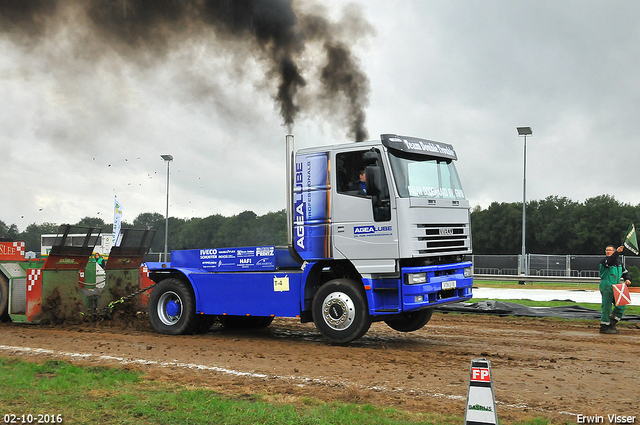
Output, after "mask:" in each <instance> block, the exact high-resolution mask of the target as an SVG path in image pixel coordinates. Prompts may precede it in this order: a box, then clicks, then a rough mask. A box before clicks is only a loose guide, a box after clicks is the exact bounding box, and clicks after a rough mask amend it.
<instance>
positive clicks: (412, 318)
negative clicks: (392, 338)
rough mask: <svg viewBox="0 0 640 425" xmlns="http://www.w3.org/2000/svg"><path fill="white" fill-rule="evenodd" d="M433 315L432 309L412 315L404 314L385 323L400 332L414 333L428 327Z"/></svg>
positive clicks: (412, 313) (414, 312) (415, 312)
mask: <svg viewBox="0 0 640 425" xmlns="http://www.w3.org/2000/svg"><path fill="white" fill-rule="evenodd" d="M432 314H433V309H432V308H425V309H423V310H418V311H412V312H410V313H403V314H401V315H398V316H395V317H393V318H392V319H389V320H385V321H384V323H386V324H387V325H388V326H389V327H390V328H391V329H394V330H396V331H398V332H413V331H417V330H418V329H420V328H422V327H423V326H424V325H426V324H427V323H428V322H429V320H430V319H431V315H432Z"/></svg>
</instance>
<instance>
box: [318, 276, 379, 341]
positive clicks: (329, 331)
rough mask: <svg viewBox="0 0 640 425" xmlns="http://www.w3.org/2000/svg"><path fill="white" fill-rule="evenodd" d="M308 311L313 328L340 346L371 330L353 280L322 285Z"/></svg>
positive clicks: (332, 281)
mask: <svg viewBox="0 0 640 425" xmlns="http://www.w3.org/2000/svg"><path fill="white" fill-rule="evenodd" d="M312 310H313V321H314V323H315V325H316V328H318V330H319V331H320V332H321V333H322V335H324V336H325V337H326V338H327V339H329V340H331V341H333V342H337V343H340V344H343V343H347V342H351V341H353V340H356V339H358V338H360V337H361V336H362V335H364V334H365V333H366V332H367V331H368V330H369V327H370V326H371V318H370V317H369V313H368V311H367V302H366V298H365V294H364V291H363V290H362V288H361V285H359V284H358V283H357V282H355V281H353V280H349V279H334V280H331V281H329V282H327V283H325V284H324V285H322V286H321V287H320V289H318V292H316V295H315V296H314V298H313V307H312Z"/></svg>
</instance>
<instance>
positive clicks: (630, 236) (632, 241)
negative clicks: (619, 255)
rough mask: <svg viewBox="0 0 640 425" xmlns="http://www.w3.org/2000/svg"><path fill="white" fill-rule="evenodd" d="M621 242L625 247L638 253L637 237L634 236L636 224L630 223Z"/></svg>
mask: <svg viewBox="0 0 640 425" xmlns="http://www.w3.org/2000/svg"><path fill="white" fill-rule="evenodd" d="M623 244H624V246H625V248H627V249H628V250H629V251H631V252H633V253H634V254H636V255H638V239H637V238H636V226H634V225H633V223H631V226H629V229H628V230H627V236H626V237H625V238H624V241H623Z"/></svg>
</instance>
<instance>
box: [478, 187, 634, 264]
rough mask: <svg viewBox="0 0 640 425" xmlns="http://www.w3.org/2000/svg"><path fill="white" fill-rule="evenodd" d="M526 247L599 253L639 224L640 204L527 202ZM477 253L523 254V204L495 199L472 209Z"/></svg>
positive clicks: (561, 199)
mask: <svg viewBox="0 0 640 425" xmlns="http://www.w3.org/2000/svg"><path fill="white" fill-rule="evenodd" d="M525 211H526V214H525V216H526V226H525V228H526V234H525V242H526V250H527V252H528V253H535V254H558V255H566V254H576V255H578V254H586V255H600V254H602V253H603V252H604V248H605V246H607V245H615V246H619V245H621V243H622V240H623V238H624V237H625V235H626V231H627V229H628V227H629V225H630V224H631V223H638V222H640V205H636V206H632V205H629V204H624V203H621V202H619V201H617V200H616V199H615V198H614V197H613V196H610V195H600V196H596V197H594V198H589V199H587V200H585V201H584V202H576V201H572V200H570V199H568V198H566V197H558V196H549V197H547V198H545V199H543V200H537V201H530V202H527V204H526V209H525ZM471 234H472V238H473V239H472V242H473V251H474V253H475V254H519V253H521V252H522V202H519V203H518V202H512V203H504V202H502V203H498V202H493V203H492V204H491V205H489V207H487V208H486V209H482V208H479V207H476V208H474V209H473V210H472V212H471Z"/></svg>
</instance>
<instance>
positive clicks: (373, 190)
mask: <svg viewBox="0 0 640 425" xmlns="http://www.w3.org/2000/svg"><path fill="white" fill-rule="evenodd" d="M364 172H365V178H366V185H367V195H371V196H379V195H380V188H381V187H382V173H381V172H380V167H379V166H377V165H369V166H367V168H365V170H364Z"/></svg>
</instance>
